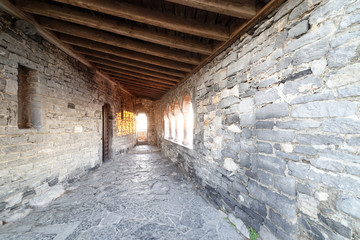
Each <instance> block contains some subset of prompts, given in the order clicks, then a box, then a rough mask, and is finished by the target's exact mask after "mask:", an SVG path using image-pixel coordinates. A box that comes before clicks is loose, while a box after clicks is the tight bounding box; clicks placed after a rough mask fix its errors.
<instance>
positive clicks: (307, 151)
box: [294, 145, 317, 155]
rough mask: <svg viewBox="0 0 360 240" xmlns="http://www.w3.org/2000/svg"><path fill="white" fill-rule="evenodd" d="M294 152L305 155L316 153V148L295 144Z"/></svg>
mask: <svg viewBox="0 0 360 240" xmlns="http://www.w3.org/2000/svg"><path fill="white" fill-rule="evenodd" d="M294 152H296V153H302V154H306V155H317V151H316V149H315V148H313V147H311V146H303V145H297V146H296V147H295V149H294Z"/></svg>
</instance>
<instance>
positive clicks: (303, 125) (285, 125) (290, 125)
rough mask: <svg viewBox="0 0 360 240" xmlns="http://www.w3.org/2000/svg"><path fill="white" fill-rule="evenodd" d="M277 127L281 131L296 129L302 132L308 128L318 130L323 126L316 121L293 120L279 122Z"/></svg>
mask: <svg viewBox="0 0 360 240" xmlns="http://www.w3.org/2000/svg"><path fill="white" fill-rule="evenodd" d="M276 126H277V127H278V128H281V129H295V130H302V129H307V128H317V127H320V126H321V122H318V121H314V120H293V121H286V122H281V121H277V122H276Z"/></svg>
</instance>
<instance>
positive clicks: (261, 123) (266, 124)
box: [255, 121, 275, 129]
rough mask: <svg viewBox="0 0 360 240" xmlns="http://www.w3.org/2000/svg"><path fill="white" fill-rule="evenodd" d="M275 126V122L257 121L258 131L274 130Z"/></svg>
mask: <svg viewBox="0 0 360 240" xmlns="http://www.w3.org/2000/svg"><path fill="white" fill-rule="evenodd" d="M274 125H275V124H274V122H273V121H257V122H256V124H255V127H256V128H257V129H273V128H274Z"/></svg>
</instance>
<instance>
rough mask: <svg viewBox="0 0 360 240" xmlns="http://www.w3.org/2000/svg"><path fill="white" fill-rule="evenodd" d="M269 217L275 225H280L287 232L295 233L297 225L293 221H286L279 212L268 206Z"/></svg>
mask: <svg viewBox="0 0 360 240" xmlns="http://www.w3.org/2000/svg"><path fill="white" fill-rule="evenodd" d="M269 218H270V220H271V221H272V222H273V223H275V224H276V225H277V226H279V227H281V228H282V229H283V230H284V231H285V232H286V233H287V234H289V235H296V231H297V226H296V224H294V223H290V222H288V221H286V220H285V219H284V218H283V217H282V216H281V215H280V214H278V213H276V212H275V211H274V210H272V209H271V208H270V210H269Z"/></svg>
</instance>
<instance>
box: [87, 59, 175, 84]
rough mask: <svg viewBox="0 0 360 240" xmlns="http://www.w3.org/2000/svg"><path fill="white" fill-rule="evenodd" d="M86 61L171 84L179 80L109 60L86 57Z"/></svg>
mask: <svg viewBox="0 0 360 240" xmlns="http://www.w3.org/2000/svg"><path fill="white" fill-rule="evenodd" d="M87 59H88V60H89V62H93V63H100V64H103V65H106V66H110V67H114V68H118V69H123V70H127V71H132V72H136V73H141V74H144V75H148V76H152V77H156V78H161V79H166V80H170V81H173V82H180V81H181V79H180V78H177V77H174V76H169V75H167V74H163V73H158V72H154V71H150V70H146V69H141V68H136V67H132V66H128V65H124V64H121V63H116V62H112V61H109V60H104V59H99V58H95V57H91V56H89V57H87Z"/></svg>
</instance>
